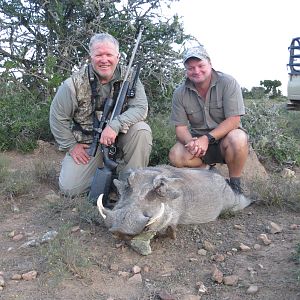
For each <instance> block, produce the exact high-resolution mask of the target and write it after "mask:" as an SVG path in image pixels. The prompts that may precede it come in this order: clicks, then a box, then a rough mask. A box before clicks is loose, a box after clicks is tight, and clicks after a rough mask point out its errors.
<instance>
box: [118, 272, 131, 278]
mask: <svg viewBox="0 0 300 300" xmlns="http://www.w3.org/2000/svg"><path fill="white" fill-rule="evenodd" d="M118 275H120V276H122V277H129V276H130V273H129V272H124V271H119V272H118Z"/></svg>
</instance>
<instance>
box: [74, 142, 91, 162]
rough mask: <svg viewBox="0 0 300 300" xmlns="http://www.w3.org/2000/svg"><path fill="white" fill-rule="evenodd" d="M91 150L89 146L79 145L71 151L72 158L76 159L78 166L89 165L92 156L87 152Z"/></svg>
mask: <svg viewBox="0 0 300 300" xmlns="http://www.w3.org/2000/svg"><path fill="white" fill-rule="evenodd" d="M88 148H89V145H87V144H77V145H76V146H75V147H74V148H73V149H72V150H70V151H69V153H70V155H71V157H72V158H73V159H74V161H75V163H76V164H77V165H80V164H84V165H85V164H87V163H88V162H89V161H90V159H91V158H90V156H89V155H88V153H87V152H86V149H88Z"/></svg>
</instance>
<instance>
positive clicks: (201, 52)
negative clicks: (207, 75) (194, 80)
mask: <svg viewBox="0 0 300 300" xmlns="http://www.w3.org/2000/svg"><path fill="white" fill-rule="evenodd" d="M191 57H196V58H199V59H210V58H209V55H208V53H207V51H206V50H205V48H204V47H203V46H197V47H192V48H189V49H187V50H185V51H184V53H183V56H182V59H183V63H185V62H186V61H187V60H188V59H189V58H191Z"/></svg>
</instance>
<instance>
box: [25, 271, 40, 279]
mask: <svg viewBox="0 0 300 300" xmlns="http://www.w3.org/2000/svg"><path fill="white" fill-rule="evenodd" d="M36 276H37V271H34V270H33V271H29V272H27V273H24V274H22V279H24V280H26V281H30V280H33V279H35V278H36Z"/></svg>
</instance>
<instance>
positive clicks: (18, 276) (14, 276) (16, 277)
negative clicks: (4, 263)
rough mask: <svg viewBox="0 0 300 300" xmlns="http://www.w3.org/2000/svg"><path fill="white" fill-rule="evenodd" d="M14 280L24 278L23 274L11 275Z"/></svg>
mask: <svg viewBox="0 0 300 300" xmlns="http://www.w3.org/2000/svg"><path fill="white" fill-rule="evenodd" d="M11 279H12V280H21V279H22V275H20V274H14V275H13V276H11Z"/></svg>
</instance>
